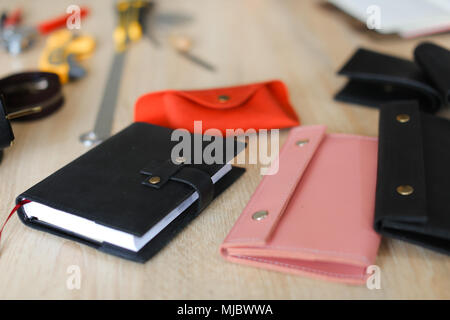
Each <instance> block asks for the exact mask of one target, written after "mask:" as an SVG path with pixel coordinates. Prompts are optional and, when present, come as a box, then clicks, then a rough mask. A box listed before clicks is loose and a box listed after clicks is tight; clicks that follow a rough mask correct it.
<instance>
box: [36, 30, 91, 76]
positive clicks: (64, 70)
mask: <svg viewBox="0 0 450 320" xmlns="http://www.w3.org/2000/svg"><path fill="white" fill-rule="evenodd" d="M94 49H95V40H94V38H93V37H91V36H88V35H75V34H74V33H73V32H71V31H70V30H67V29H62V30H58V31H55V32H53V33H52V34H51V35H50V36H49V37H48V38H47V43H46V46H45V48H44V50H43V52H42V54H41V58H40V60H39V69H40V70H42V71H46V72H53V73H56V74H58V75H59V78H60V80H61V83H63V84H64V83H66V82H68V81H69V80H75V79H79V78H81V77H83V76H84V75H85V73H86V71H85V69H84V68H83V67H82V66H81V65H80V64H79V63H78V61H80V60H84V59H87V58H88V57H90V56H91V55H92V52H93V51H94Z"/></svg>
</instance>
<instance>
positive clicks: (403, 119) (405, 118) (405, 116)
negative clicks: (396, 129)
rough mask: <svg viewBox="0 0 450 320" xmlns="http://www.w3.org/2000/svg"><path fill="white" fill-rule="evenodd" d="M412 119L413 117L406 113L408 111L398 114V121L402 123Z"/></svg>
mask: <svg viewBox="0 0 450 320" xmlns="http://www.w3.org/2000/svg"><path fill="white" fill-rule="evenodd" d="M410 119H411V117H410V116H409V115H408V114H406V113H402V114H399V115H397V121H398V122H400V123H406V122H408V121H409V120H410Z"/></svg>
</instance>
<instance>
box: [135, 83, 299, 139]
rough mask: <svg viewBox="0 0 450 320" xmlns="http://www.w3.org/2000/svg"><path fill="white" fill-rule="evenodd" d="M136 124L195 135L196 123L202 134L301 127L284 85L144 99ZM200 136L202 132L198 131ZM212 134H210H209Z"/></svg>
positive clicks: (171, 92) (165, 93) (138, 107)
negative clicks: (230, 130)
mask: <svg viewBox="0 0 450 320" xmlns="http://www.w3.org/2000/svg"><path fill="white" fill-rule="evenodd" d="M134 112H135V113H134V121H136V122H148V123H152V124H156V125H160V126H164V127H168V128H172V129H178V128H184V129H187V130H189V131H190V132H194V121H202V125H201V128H202V130H201V131H202V132H201V133H204V131H205V130H207V129H212V128H215V129H219V130H220V131H221V132H222V134H223V135H233V133H232V132H228V133H227V132H226V130H227V129H232V130H236V129H243V130H247V129H255V130H259V129H281V128H288V127H294V126H297V125H299V119H298V117H297V114H296V113H295V111H294V109H293V107H292V105H291V104H290V102H289V98H288V91H287V88H286V86H285V85H284V83H283V82H281V81H277V80H275V81H268V82H261V83H255V84H249V85H242V86H236V87H227V88H215V89H208V90H190V91H181V90H166V91H160V92H154V93H149V94H145V95H143V96H141V97H140V98H139V99H138V100H137V102H136V105H135V110H134ZM195 131H196V132H197V133H200V132H198V131H199V130H195ZM209 134H211V133H209Z"/></svg>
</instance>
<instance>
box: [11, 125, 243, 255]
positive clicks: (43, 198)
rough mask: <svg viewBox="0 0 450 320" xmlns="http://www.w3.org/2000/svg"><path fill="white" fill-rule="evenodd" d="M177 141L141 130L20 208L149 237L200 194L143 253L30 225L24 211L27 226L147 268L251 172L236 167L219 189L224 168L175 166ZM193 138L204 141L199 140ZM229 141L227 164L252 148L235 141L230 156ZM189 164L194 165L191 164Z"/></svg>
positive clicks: (165, 132) (167, 132) (117, 138)
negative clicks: (33, 205)
mask: <svg viewBox="0 0 450 320" xmlns="http://www.w3.org/2000/svg"><path fill="white" fill-rule="evenodd" d="M171 133H172V130H171V129H168V128H163V127H159V126H154V125H150V124H146V123H134V124H132V125H130V126H129V127H128V128H126V129H124V130H123V131H121V132H119V133H118V134H116V135H114V136H113V137H111V138H109V139H108V140H106V141H105V142H103V143H102V144H100V145H99V146H97V147H95V148H94V149H92V150H91V151H89V152H87V153H85V154H84V155H82V156H81V157H79V158H78V159H76V160H74V161H73V162H71V163H69V164H68V165H67V166H65V167H63V168H62V169H60V170H58V171H57V172H55V173H54V174H52V175H51V176H49V177H48V178H46V179H44V180H43V181H41V182H40V183H38V184H37V185H35V186H33V187H32V188H30V189H29V190H27V191H26V192H24V193H22V194H21V195H19V196H18V197H17V199H16V202H17V203H19V202H20V201H22V200H24V199H27V200H31V201H36V202H39V203H41V204H44V205H47V206H50V207H52V208H55V209H58V210H62V211H65V212H68V213H71V214H75V215H77V216H80V217H82V218H86V219H89V220H91V221H95V222H97V223H100V224H102V225H105V226H108V227H112V228H114V229H117V230H120V231H124V232H127V233H131V234H134V235H136V236H142V235H143V234H145V233H146V232H147V231H148V230H149V229H150V228H151V227H152V226H153V225H155V224H156V223H157V222H159V221H160V220H161V219H162V218H163V217H165V216H166V215H167V214H168V213H169V212H171V211H172V210H173V209H175V208H176V207H178V205H179V204H180V203H182V202H183V201H184V200H185V199H187V198H188V197H189V196H190V195H192V193H193V192H194V191H198V194H199V199H198V200H197V201H196V202H195V203H194V204H192V205H191V206H190V207H189V208H188V209H187V210H185V211H184V212H183V213H182V214H180V215H179V216H178V217H177V218H176V219H175V220H174V221H172V222H171V223H170V224H169V225H168V226H167V227H166V228H165V229H164V230H163V231H161V232H160V233H159V234H158V235H157V236H156V237H155V238H153V239H152V240H151V241H150V242H149V243H147V245H146V246H145V247H143V248H142V249H141V250H140V251H138V252H133V251H130V250H127V249H123V248H120V247H117V246H115V245H112V244H109V243H105V242H103V243H98V242H95V241H92V240H89V239H84V238H82V237H80V236H78V235H77V234H73V233H70V232H67V231H65V230H60V229H58V228H55V227H53V226H49V225H47V224H45V223H44V222H42V221H38V220H36V219H28V218H27V216H26V215H25V213H24V211H23V208H20V209H19V210H18V215H19V217H20V219H21V220H22V221H23V222H24V223H25V224H26V225H28V226H30V227H33V228H35V229H39V230H43V231H47V232H49V233H52V234H55V235H58V236H61V237H64V238H68V239H72V240H75V241H78V242H81V243H84V244H86V245H89V246H92V247H94V248H96V249H98V250H101V251H104V252H107V253H110V254H113V255H116V256H119V257H122V258H125V259H129V260H133V261H137V262H146V261H147V260H148V259H150V258H151V257H152V256H153V255H155V254H156V253H157V252H158V251H159V250H161V249H162V248H163V247H164V246H165V245H166V244H167V243H168V242H169V241H170V240H171V239H172V238H173V237H175V235H176V234H177V233H178V232H180V231H181V230H182V229H183V228H184V227H185V226H186V225H187V224H188V223H189V222H190V221H192V220H193V219H194V218H195V217H197V216H198V215H199V214H200V212H201V211H202V210H203V209H204V208H205V207H206V206H207V205H208V204H209V203H210V202H211V201H212V200H213V199H214V198H216V197H218V196H219V195H220V194H221V193H222V192H223V191H224V190H226V189H227V188H228V187H229V186H230V185H231V184H232V183H233V182H234V181H236V180H237V179H238V178H239V177H240V176H241V175H242V174H243V173H244V171H245V170H244V169H242V168H237V167H233V168H232V170H231V171H230V172H228V173H227V174H226V175H225V176H224V177H223V178H222V179H220V180H219V181H218V182H217V183H216V184H213V183H212V181H211V177H212V175H213V174H214V173H216V172H217V171H218V170H220V168H222V167H223V164H205V163H204V162H201V163H198V164H186V163H184V164H183V163H182V164H178V163H173V162H172V161H171V151H172V148H173V147H174V145H175V144H178V141H171ZM191 137H192V139H196V138H194V136H192V135H191ZM197 137H198V136H197ZM217 139H219V140H220V139H222V138H217ZM227 139H233V138H227ZM233 140H234V139H233ZM200 141H201V139H200ZM213 141H216V140H213ZM222 141H223V144H222V145H223V146H224V150H223V152H222V155H223V157H222V159H221V160H222V163H227V162H228V161H229V160H231V159H232V158H233V157H234V156H235V155H236V154H237V153H239V152H240V151H241V150H243V149H244V148H245V144H243V143H240V142H237V141H235V140H234V141H233V142H232V143H231V144H228V146H230V145H233V146H234V147H233V149H234V152H233V153H230V152H228V153H227V152H226V148H227V147H226V146H227V144H226V142H225V139H224V140H222ZM210 143H212V142H210V141H203V142H201V144H200V147H201V148H203V149H204V148H205V147H206V146H207V145H209V144H210ZM194 148H195V145H194V144H192V150H191V155H194V153H193V151H194ZM187 158H188V161H187V162H188V163H189V162H191V161H189V159H190V158H189V157H187ZM192 160H194V159H192ZM192 162H193V161H192ZM151 176H158V177H159V178H160V181H159V182H158V183H156V184H151V183H149V177H151Z"/></svg>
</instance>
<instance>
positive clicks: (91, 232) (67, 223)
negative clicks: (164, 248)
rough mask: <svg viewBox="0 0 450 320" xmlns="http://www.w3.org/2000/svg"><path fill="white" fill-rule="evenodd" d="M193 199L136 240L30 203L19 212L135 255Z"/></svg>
mask: <svg viewBox="0 0 450 320" xmlns="http://www.w3.org/2000/svg"><path fill="white" fill-rule="evenodd" d="M231 168H232V166H231V164H226V165H224V166H223V167H222V168H220V169H219V170H218V171H217V172H216V173H215V174H214V175H213V176H212V177H211V180H212V182H213V183H214V184H215V183H216V182H217V181H219V180H220V179H221V178H222V177H223V176H225V175H226V174H227V173H228V172H229V171H230V170H231ZM197 199H198V192H194V193H193V194H192V195H191V196H189V197H188V198H187V199H186V200H184V201H183V202H182V203H181V204H180V205H179V206H178V207H177V208H175V209H173V210H172V211H171V212H170V213H169V214H167V215H166V216H165V217H164V218H163V219H161V220H160V221H159V222H158V223H157V224H155V225H154V226H153V227H152V228H150V230H148V231H147V232H146V233H145V234H144V235H143V236H142V237H136V236H134V235H132V234H129V233H126V232H123V231H120V230H116V229H113V228H109V227H106V226H103V225H101V224H98V223H95V222H94V221H91V220H89V219H85V218H81V217H78V216H76V215H73V214H70V213H68V212H64V211H61V210H58V209H54V208H51V207H49V206H46V205H43V204H41V203H38V202H34V201H32V202H29V203H27V204H25V205H24V206H23V210H24V212H25V215H26V216H27V217H28V218H29V219H30V218H36V219H38V220H40V221H43V222H45V223H48V224H50V225H53V226H55V227H58V228H61V229H64V230H66V231H69V232H72V233H75V234H78V235H80V236H82V237H84V238H87V239H92V240H94V241H97V242H108V243H110V244H113V245H116V246H119V247H121V248H124V249H128V250H131V251H134V252H137V251H139V250H141V249H142V248H143V247H144V246H145V245H146V244H147V243H148V242H149V241H150V240H152V239H153V238H154V237H156V236H157V235H158V234H159V233H160V232H161V231H162V230H164V228H165V227H167V226H168V225H169V224H170V223H171V222H172V221H173V220H175V218H177V217H178V216H179V215H180V214H181V213H183V212H184V211H185V210H186V209H187V208H189V206H191V205H192V204H193V203H194V202H195V200H197Z"/></svg>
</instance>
